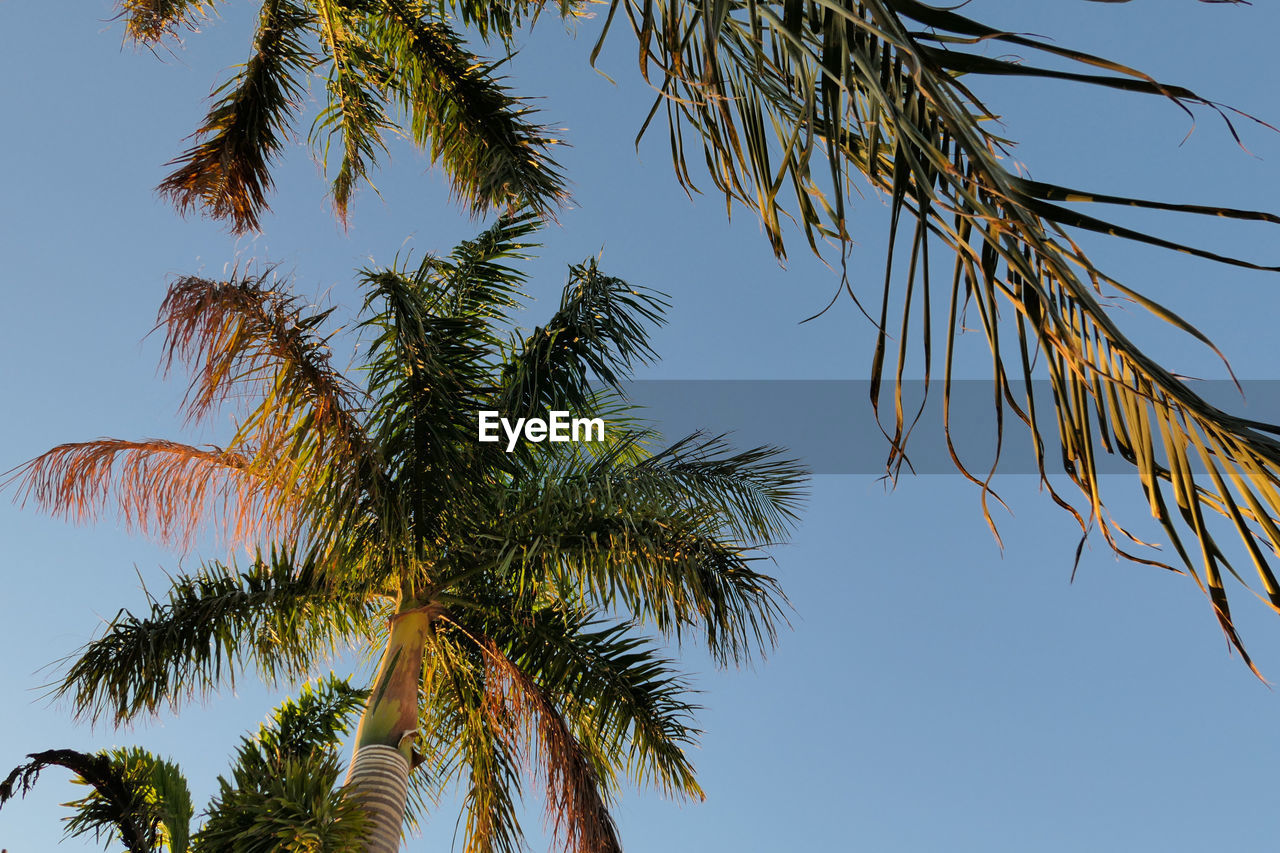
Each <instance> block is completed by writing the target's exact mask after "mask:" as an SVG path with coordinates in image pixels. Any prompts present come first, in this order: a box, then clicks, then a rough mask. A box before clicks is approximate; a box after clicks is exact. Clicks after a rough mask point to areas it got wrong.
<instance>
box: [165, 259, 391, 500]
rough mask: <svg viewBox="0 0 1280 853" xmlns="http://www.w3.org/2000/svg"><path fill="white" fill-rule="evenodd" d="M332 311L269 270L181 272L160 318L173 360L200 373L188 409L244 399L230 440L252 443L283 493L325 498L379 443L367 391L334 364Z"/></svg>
mask: <svg viewBox="0 0 1280 853" xmlns="http://www.w3.org/2000/svg"><path fill="white" fill-rule="evenodd" d="M331 313H332V309H327V310H317V309H312V308H310V307H309V306H306V305H305V304H303V303H302V302H301V300H300V299H299V298H298V297H297V296H294V295H292V294H289V293H288V292H287V291H285V290H284V289H283V288H282V287H281V286H280V285H279V284H278V283H276V282H274V281H270V280H268V276H267V275H266V274H264V275H261V276H250V275H245V276H237V277H233V278H232V279H231V280H229V281H225V282H215V281H209V280H207V279H202V278H197V277H184V278H181V279H179V280H178V281H176V282H175V283H174V284H173V285H172V286H171V287H170V288H169V292H168V294H167V295H166V297H165V300H164V303H163V305H162V306H161V309H160V314H159V317H158V319H157V328H160V327H163V328H164V330H165V341H164V347H165V352H166V356H165V361H164V367H165V370H166V371H168V370H171V369H172V367H173V365H174V362H175V361H180V362H183V363H185V364H187V365H189V366H190V368H191V369H192V372H193V374H194V375H193V377H192V380H191V385H190V387H189V389H188V391H187V396H186V399H185V400H184V404H183V405H184V408H185V409H186V411H187V414H188V417H189V418H191V419H195V420H198V419H203V418H206V417H207V416H208V415H209V414H210V413H211V412H213V411H214V410H216V409H217V408H218V407H219V406H220V405H222V404H223V403H224V402H227V401H229V400H235V401H236V402H237V403H240V404H241V405H245V406H246V409H247V411H245V412H244V413H243V414H242V415H241V418H240V421H239V427H238V430H237V433H236V436H235V438H234V439H233V440H232V443H231V448H232V449H233V450H240V449H241V448H242V447H248V448H252V467H253V469H254V470H255V472H256V473H257V474H258V475H259V476H260V477H261V478H262V479H264V480H265V481H267V482H268V483H271V484H272V485H273V486H275V487H276V488H277V489H279V490H280V491H281V492H282V493H283V494H287V495H290V496H292V497H297V496H298V495H300V494H308V495H309V496H310V498H311V499H312V501H313V502H315V501H322V502H325V503H327V504H332V503H334V502H337V501H339V500H340V495H341V494H342V493H343V492H344V491H347V490H349V489H350V488H352V484H351V481H352V480H355V479H359V478H360V477H361V476H362V473H363V474H368V473H369V468H370V465H371V461H370V458H369V454H370V453H371V452H372V451H371V449H370V448H369V446H368V439H367V437H366V436H365V433H364V428H363V425H362V423H361V421H360V412H361V407H362V404H363V400H364V395H363V392H362V391H361V390H360V389H359V388H358V387H357V386H355V385H354V384H353V383H352V382H351V381H350V380H348V379H347V378H346V377H344V376H343V375H342V374H341V373H339V372H338V371H337V370H335V369H334V368H333V366H332V365H331V364H330V350H329V346H328V336H327V335H325V334H324V331H323V326H324V323H325V322H326V320H327V319H328V317H329V315H330V314H331ZM366 479H367V477H366ZM360 485H361V486H362V487H364V488H371V487H374V485H375V484H371V483H368V482H364V483H361V484H360Z"/></svg>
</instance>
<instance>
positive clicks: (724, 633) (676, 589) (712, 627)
mask: <svg viewBox="0 0 1280 853" xmlns="http://www.w3.org/2000/svg"><path fill="white" fill-rule="evenodd" d="M489 524H490V526H488V527H482V528H480V529H478V530H477V531H476V532H475V534H474V537H475V541H476V543H477V545H476V547H477V548H482V549H484V551H483V553H485V554H491V555H492V556H491V557H490V558H489V559H490V560H491V562H492V564H493V565H494V566H495V570H496V571H499V572H500V573H501V574H503V575H505V576H507V577H509V578H512V579H513V582H514V583H515V585H516V587H517V588H519V589H521V590H523V591H524V592H523V593H522V594H528V593H530V592H532V591H534V590H536V589H538V588H539V587H540V586H541V585H544V584H550V585H551V587H552V588H553V589H555V590H556V593H557V595H558V597H559V599H560V600H561V601H564V602H567V603H570V604H573V603H578V602H589V603H590V604H591V605H593V606H598V607H601V608H603V609H605V610H609V609H611V608H613V607H622V608H625V609H626V610H627V611H628V612H630V613H631V614H633V615H634V616H635V617H636V618H637V619H638V620H640V621H642V622H648V623H652V624H653V625H655V626H656V627H657V628H658V630H660V631H661V632H662V633H663V634H664V635H666V636H670V637H674V638H675V639H677V640H682V639H683V637H684V636H685V634H687V633H690V632H692V633H696V634H701V635H703V636H705V638H706V642H707V647H708V650H709V651H710V653H711V654H712V656H713V657H714V658H715V659H716V660H717V661H718V662H719V663H721V664H728V663H738V662H741V661H745V660H750V659H751V658H752V657H753V655H755V654H757V653H761V654H763V653H764V652H766V651H767V650H768V649H770V648H772V646H773V644H774V641H775V639H776V637H777V630H778V627H779V625H780V624H784V623H785V613H784V608H785V607H786V599H785V597H784V596H783V595H782V592H781V589H780V588H779V586H778V583H777V581H776V580H775V579H774V578H772V577H770V576H769V575H767V574H764V573H763V572H759V571H757V570H756V569H755V568H754V567H753V566H754V564H755V563H758V562H760V560H762V559H763V558H762V556H761V555H760V554H758V553H757V552H756V551H755V550H754V549H752V548H749V547H746V546H741V545H737V544H734V543H732V542H729V541H726V540H725V539H723V538H722V537H721V536H720V535H719V534H720V533H721V532H722V531H721V526H722V525H723V520H722V518H721V517H720V515H719V513H717V512H714V511H710V510H708V509H707V508H705V507H688V506H685V507H681V506H678V505H676V506H673V505H671V504H670V502H669V500H668V496H667V495H666V494H664V493H663V492H662V491H660V490H657V491H647V490H645V489H643V488H641V487H640V486H638V485H636V486H633V487H632V488H627V486H626V485H625V484H622V483H611V482H608V481H604V480H596V481H589V480H586V479H580V480H577V481H574V480H568V481H557V482H534V483H522V484H518V485H517V486H514V487H513V488H512V489H510V491H509V494H508V498H507V500H506V502H505V503H504V504H503V505H502V507H501V510H500V512H499V513H497V514H496V516H495V518H494V520H493V521H491V522H490V523H489ZM457 558H458V560H459V563H460V564H462V565H466V564H467V560H468V559H471V557H470V555H465V554H463V553H459V554H458V557H457Z"/></svg>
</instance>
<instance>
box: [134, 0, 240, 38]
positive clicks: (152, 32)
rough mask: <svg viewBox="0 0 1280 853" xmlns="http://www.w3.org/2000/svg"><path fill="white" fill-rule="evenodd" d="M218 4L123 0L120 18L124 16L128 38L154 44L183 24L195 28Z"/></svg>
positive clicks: (215, 1)
mask: <svg viewBox="0 0 1280 853" xmlns="http://www.w3.org/2000/svg"><path fill="white" fill-rule="evenodd" d="M217 5H218V0H120V3H119V4H118V6H117V8H118V9H119V13H118V15H117V17H120V18H123V19H124V23H125V33H126V34H127V35H128V37H129V38H131V39H133V40H134V41H136V42H140V43H142V44H153V43H155V42H158V41H160V40H161V39H162V38H164V37H165V36H167V35H171V34H172V33H175V32H177V30H179V29H180V28H182V27H184V26H185V27H191V28H194V27H195V26H196V25H197V24H198V23H199V22H200V21H203V20H205V19H206V18H208V17H209V16H210V15H211V14H213V11H214V9H216V8H217Z"/></svg>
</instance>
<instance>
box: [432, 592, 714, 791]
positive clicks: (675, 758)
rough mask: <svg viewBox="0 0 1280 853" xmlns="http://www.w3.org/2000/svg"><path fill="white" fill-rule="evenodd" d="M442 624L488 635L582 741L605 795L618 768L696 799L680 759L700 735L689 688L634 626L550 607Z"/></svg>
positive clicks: (463, 612)
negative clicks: (585, 744)
mask: <svg viewBox="0 0 1280 853" xmlns="http://www.w3.org/2000/svg"><path fill="white" fill-rule="evenodd" d="M450 618H451V619H454V620H455V621H456V622H458V624H460V625H462V626H464V630H465V631H466V632H467V634H468V635H469V636H473V637H490V638H492V640H493V642H494V643H495V644H496V645H497V647H498V648H499V650H501V651H502V654H503V656H504V659H505V660H506V661H507V662H508V663H510V665H511V666H514V667H516V668H517V669H518V670H519V672H520V678H521V679H523V680H525V681H527V682H528V687H529V689H533V688H534V687H536V688H537V690H538V691H540V692H541V693H542V694H543V699H540V700H538V701H539V702H542V701H546V702H551V703H552V704H553V705H554V706H555V710H556V713H557V714H558V715H560V716H561V717H562V718H563V723H564V724H565V725H567V726H569V727H570V729H571V730H572V733H573V736H574V737H575V738H578V739H579V740H581V741H583V743H589V744H590V749H589V751H588V754H594V755H595V756H596V761H597V771H596V772H597V773H598V774H599V775H600V779H599V780H598V784H600V785H602V786H603V787H604V789H605V792H606V793H607V790H608V789H609V788H612V787H614V782H613V779H612V778H611V774H613V773H615V772H616V769H618V768H620V769H622V770H623V771H625V772H626V774H627V775H628V776H629V777H630V779H631V780H632V781H634V782H635V783H636V784H639V785H647V784H651V785H653V786H654V787H655V788H657V789H658V790H659V791H660V792H661V793H663V794H664V795H665V796H672V797H692V798H696V799H701V798H702V796H703V793H702V789H701V787H700V786H699V785H698V782H697V780H696V778H695V777H694V772H693V766H692V764H691V763H690V761H689V757H688V755H687V751H688V750H691V749H693V748H694V747H696V745H697V739H698V735H699V734H700V732H699V730H698V729H697V728H695V727H694V724H693V718H694V715H695V713H696V712H697V710H698V708H697V706H695V705H693V704H691V703H690V701H689V694H690V693H691V692H692V688H691V687H690V685H689V682H688V679H687V678H686V677H685V676H684V675H683V674H682V673H680V672H679V670H678V669H677V668H676V665H675V663H674V662H673V661H671V660H669V659H667V658H665V657H663V656H662V655H661V654H660V653H659V652H658V650H657V649H656V648H655V646H654V645H653V643H651V642H650V641H649V640H647V639H646V638H645V637H643V636H642V635H641V634H639V633H638V632H637V631H636V629H635V626H634V625H633V624H631V623H627V622H610V621H608V620H605V619H603V618H602V617H600V616H599V615H598V614H593V613H591V612H590V611H572V610H564V609H561V608H553V607H541V608H538V609H537V610H535V611H534V612H532V613H526V612H525V611H523V610H522V609H520V607H519V605H518V603H517V602H514V601H510V600H499V601H496V602H487V603H486V606H485V607H484V609H483V610H474V609H467V608H458V609H457V611H456V612H455V613H454V614H453V615H452V616H451V617H450ZM486 632H487V633H486ZM513 677H514V676H513Z"/></svg>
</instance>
